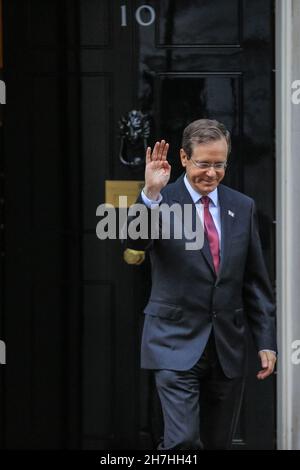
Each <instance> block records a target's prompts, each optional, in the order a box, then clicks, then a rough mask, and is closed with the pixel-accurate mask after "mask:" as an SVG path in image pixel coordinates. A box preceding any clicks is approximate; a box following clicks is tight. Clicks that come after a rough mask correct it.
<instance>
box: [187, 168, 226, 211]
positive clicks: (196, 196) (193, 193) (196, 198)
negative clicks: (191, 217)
mask: <svg viewBox="0 0 300 470" xmlns="http://www.w3.org/2000/svg"><path fill="white" fill-rule="evenodd" d="M184 184H185V187H186V189H187V190H188V192H189V193H190V196H191V198H192V199H193V202H194V203H196V202H199V199H200V198H201V194H200V193H198V191H196V190H195V189H194V188H193V187H192V186H191V184H190V183H189V180H188V179H187V176H186V174H185V175H184ZM208 197H209V198H210V199H211V201H212V203H213V204H214V206H216V207H218V203H219V198H218V188H215V189H214V190H213V191H212V192H211V193H208Z"/></svg>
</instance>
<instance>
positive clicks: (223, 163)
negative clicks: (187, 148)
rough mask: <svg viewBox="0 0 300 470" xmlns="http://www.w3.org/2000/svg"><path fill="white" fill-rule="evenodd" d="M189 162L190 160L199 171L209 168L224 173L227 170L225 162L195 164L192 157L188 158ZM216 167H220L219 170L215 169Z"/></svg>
mask: <svg viewBox="0 0 300 470" xmlns="http://www.w3.org/2000/svg"><path fill="white" fill-rule="evenodd" d="M189 160H192V162H193V163H194V165H195V166H196V167H197V168H199V169H200V170H209V169H210V168H211V167H213V169H214V170H215V171H224V170H226V168H227V160H226V162H216V163H208V162H197V161H196V160H194V159H193V158H192V157H190V159H189ZM202 165H207V166H206V167H204V168H203V167H202ZM216 165H222V167H221V168H217V167H216Z"/></svg>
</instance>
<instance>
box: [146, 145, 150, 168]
mask: <svg viewBox="0 0 300 470" xmlns="http://www.w3.org/2000/svg"><path fill="white" fill-rule="evenodd" d="M150 162H151V147H147V150H146V165H147V164H148V163H150Z"/></svg>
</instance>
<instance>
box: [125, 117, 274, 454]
mask: <svg viewBox="0 0 300 470" xmlns="http://www.w3.org/2000/svg"><path fill="white" fill-rule="evenodd" d="M168 147H169V145H168V143H166V142H165V141H164V140H162V141H161V142H157V143H156V144H155V146H154V149H153V152H152V151H151V148H150V147H149V148H148V149H147V153H146V169H145V187H144V189H143V191H142V193H141V195H140V196H139V199H138V202H139V203H142V204H144V206H146V207H147V209H146V210H147V212H148V214H150V215H151V211H153V210H157V209H158V208H159V207H160V205H161V204H162V203H164V204H166V205H167V206H170V207H171V206H172V205H173V204H179V205H180V206H181V207H184V205H185V204H187V205H192V210H193V214H194V217H199V218H200V220H201V222H202V225H203V227H204V234H205V236H204V244H203V246H202V248H201V249H196V250H187V248H186V247H187V245H186V240H185V239H184V236H183V237H182V238H181V239H178V238H175V237H173V238H172V237H170V238H169V239H165V238H163V237H161V236H159V237H155V238H154V239H151V238H150V237H149V238H148V239H147V237H146V239H143V240H142V239H137V240H133V239H130V240H128V245H127V246H128V247H129V249H132V248H133V249H137V248H138V249H141V248H143V249H148V250H149V253H150V258H151V265H152V290H151V295H150V299H149V302H148V304H147V306H146V307H145V310H144V313H145V322H144V329H143V337H142V349H141V366H142V368H145V369H152V370H153V371H154V375H155V383H156V387H157V391H158V394H159V398H160V401H161V405H162V412H163V417H164V439H163V441H162V442H161V444H160V445H159V449H160V450H164V449H173V450H177V449H189V450H190V449H202V448H207V449H228V448H229V447H230V444H231V440H232V436H233V433H234V428H235V424H236V421H237V417H238V411H239V406H240V402H241V397H242V384H243V376H244V374H245V370H246V364H247V361H246V356H247V354H246V350H247V335H246V321H247V324H248V325H249V327H250V331H251V333H252V336H253V339H254V343H255V345H256V347H257V351H258V354H259V357H260V361H261V370H260V371H259V372H258V374H257V378H258V379H260V380H262V379H265V378H266V377H268V376H269V375H270V374H271V373H272V372H273V369H274V365H275V362H276V339H275V326H274V315H275V314H274V310H275V309H274V303H273V298H272V291H271V286H270V282H269V279H268V275H267V271H266V268H265V265H264V261H263V254H262V249H261V244H260V239H259V234H258V228H257V222H256V214H255V204H254V201H253V200H252V199H251V198H249V197H247V196H245V195H243V194H241V193H239V192H237V191H235V190H232V189H230V188H228V187H226V186H224V185H222V184H220V183H221V181H222V179H223V178H224V175H225V171H226V165H227V158H228V155H229V152H230V134H229V132H228V131H227V130H226V128H225V127H224V126H223V125H222V124H221V123H219V122H217V121H214V120H208V119H200V120H197V121H194V122H192V123H191V124H190V125H188V126H187V127H186V128H185V130H184V133H183V140H182V148H181V150H180V158H181V163H182V166H183V167H184V168H185V174H184V175H182V176H181V177H180V178H179V179H178V180H177V181H175V182H174V183H172V184H168V185H167V183H168V181H169V178H170V172H171V167H170V164H169V163H168V161H167V153H168Z"/></svg>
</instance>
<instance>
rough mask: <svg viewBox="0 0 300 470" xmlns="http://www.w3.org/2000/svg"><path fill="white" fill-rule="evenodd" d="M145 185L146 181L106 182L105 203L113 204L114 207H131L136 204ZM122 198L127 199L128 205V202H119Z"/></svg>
mask: <svg viewBox="0 0 300 470" xmlns="http://www.w3.org/2000/svg"><path fill="white" fill-rule="evenodd" d="M144 184H145V183H144V181H130V180H129V181H127V180H123V181H118V180H106V181H105V203H106V204H112V205H113V206H114V207H129V206H131V205H132V204H134V203H135V201H136V199H137V197H138V195H139V194H140V192H141V190H142V189H143V187H144ZM120 196H123V197H124V196H126V197H127V205H126V203H125V202H126V200H123V201H122V200H121V201H120V200H119V197H120ZM120 203H121V204H120Z"/></svg>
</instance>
